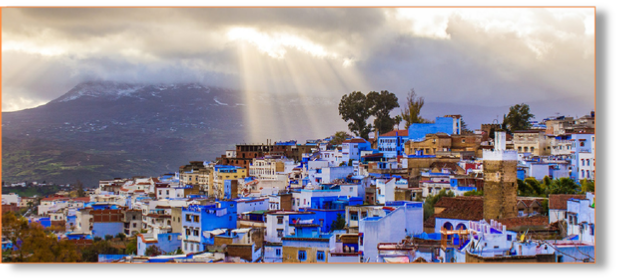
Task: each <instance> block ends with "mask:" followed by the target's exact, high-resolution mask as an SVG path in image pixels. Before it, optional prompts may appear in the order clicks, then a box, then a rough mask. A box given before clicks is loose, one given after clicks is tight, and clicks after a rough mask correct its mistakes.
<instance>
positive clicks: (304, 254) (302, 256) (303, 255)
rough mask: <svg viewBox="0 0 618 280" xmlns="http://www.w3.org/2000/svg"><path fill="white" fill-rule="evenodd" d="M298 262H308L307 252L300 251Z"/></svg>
mask: <svg viewBox="0 0 618 280" xmlns="http://www.w3.org/2000/svg"><path fill="white" fill-rule="evenodd" d="M298 260H299V261H301V262H302V261H305V260H307V251H305V250H299V251H298Z"/></svg>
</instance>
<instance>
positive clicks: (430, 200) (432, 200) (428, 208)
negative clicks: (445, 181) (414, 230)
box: [423, 190, 455, 221]
mask: <svg viewBox="0 0 618 280" xmlns="http://www.w3.org/2000/svg"><path fill="white" fill-rule="evenodd" d="M442 197H455V193H453V192H452V191H448V192H447V191H446V190H441V191H440V192H439V193H438V194H437V195H435V196H434V195H431V194H430V195H429V196H427V198H426V199H425V203H424V204H423V220H424V221H426V220H427V219H429V217H431V215H433V213H434V207H433V206H434V205H435V204H436V202H438V201H439V200H440V199H441V198H442Z"/></svg>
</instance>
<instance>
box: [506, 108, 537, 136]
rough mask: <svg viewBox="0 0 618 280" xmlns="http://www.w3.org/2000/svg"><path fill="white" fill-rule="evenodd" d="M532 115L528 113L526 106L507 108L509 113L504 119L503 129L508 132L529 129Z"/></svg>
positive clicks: (528, 109)
mask: <svg viewBox="0 0 618 280" xmlns="http://www.w3.org/2000/svg"><path fill="white" fill-rule="evenodd" d="M532 118H534V115H533V114H531V113H530V107H529V106H528V104H524V103H522V104H517V105H515V106H511V108H509V113H508V114H507V115H506V116H505V117H504V120H503V127H502V128H504V129H508V130H510V131H516V130H525V129H529V128H530V119H532Z"/></svg>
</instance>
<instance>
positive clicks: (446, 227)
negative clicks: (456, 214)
mask: <svg viewBox="0 0 618 280" xmlns="http://www.w3.org/2000/svg"><path fill="white" fill-rule="evenodd" d="M442 228H443V229H446V230H453V224H451V223H450V222H446V223H444V224H443V225H442Z"/></svg>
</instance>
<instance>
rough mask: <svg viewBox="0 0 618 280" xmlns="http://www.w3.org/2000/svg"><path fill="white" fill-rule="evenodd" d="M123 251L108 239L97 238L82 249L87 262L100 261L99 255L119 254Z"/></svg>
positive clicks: (83, 257)
mask: <svg viewBox="0 0 618 280" xmlns="http://www.w3.org/2000/svg"><path fill="white" fill-rule="evenodd" d="M120 253H121V251H120V250H119V249H118V248H115V247H112V244H111V243H110V242H109V241H107V240H100V239H99V240H97V241H94V243H92V245H91V246H88V247H86V248H84V249H83V250H82V259H83V260H84V261H85V262H98V261H99V255H101V254H104V255H117V254H120Z"/></svg>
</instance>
